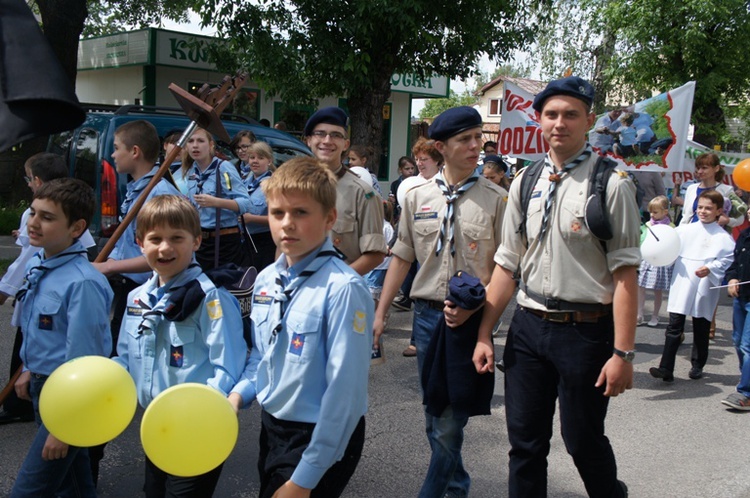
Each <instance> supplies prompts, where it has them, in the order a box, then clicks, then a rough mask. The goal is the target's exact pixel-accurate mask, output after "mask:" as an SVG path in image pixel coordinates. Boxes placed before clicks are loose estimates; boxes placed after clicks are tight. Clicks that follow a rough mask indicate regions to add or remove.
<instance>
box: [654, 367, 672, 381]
mask: <svg viewBox="0 0 750 498" xmlns="http://www.w3.org/2000/svg"><path fill="white" fill-rule="evenodd" d="M648 373H650V374H651V377H656V378H657V379H661V380H663V381H664V382H674V374H673V373H672V372H670V371H669V370H667V369H666V368H662V367H659V368H656V367H651V368H649V369H648Z"/></svg>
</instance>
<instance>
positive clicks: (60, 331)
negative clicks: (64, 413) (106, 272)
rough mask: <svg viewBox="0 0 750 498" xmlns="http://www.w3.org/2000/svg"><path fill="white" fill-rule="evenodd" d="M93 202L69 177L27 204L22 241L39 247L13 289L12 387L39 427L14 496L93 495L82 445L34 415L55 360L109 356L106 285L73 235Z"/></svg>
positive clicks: (41, 190)
mask: <svg viewBox="0 0 750 498" xmlns="http://www.w3.org/2000/svg"><path fill="white" fill-rule="evenodd" d="M94 204H95V199H94V192H93V191H92V190H91V188H90V187H89V186H88V185H86V184H85V183H84V182H82V181H80V180H75V179H72V178H61V179H57V180H51V181H49V182H46V183H44V184H43V185H42V186H41V187H39V189H38V190H37V191H36V192H35V194H34V201H33V202H32V204H31V212H30V215H29V219H28V222H27V228H28V235H29V241H30V243H31V245H33V246H35V247H39V248H41V250H40V251H39V252H38V253H37V254H36V255H34V256H33V257H32V258H31V260H30V261H29V263H28V264H27V266H26V269H27V274H26V283H25V284H24V286H23V287H22V289H21V291H20V292H19V293H18V299H19V300H20V302H21V303H22V309H21V322H20V325H21V329H22V331H23V345H22V346H21V360H22V361H23V365H24V372H23V373H22V374H21V376H20V377H19V379H18V381H17V382H16V385H15V389H16V393H17V394H18V397H19V398H21V399H30V400H31V401H32V402H33V404H34V412H35V416H36V420H37V423H38V424H39V430H38V431H37V434H36V437H35V438H34V440H33V442H32V443H31V448H29V453H28V455H27V456H26V459H25V460H24V462H23V465H22V466H21V470H20V471H19V473H18V477H17V478H16V482H15V484H14V486H13V490H12V492H11V497H13V498H17V497H28V496H57V495H58V494H60V495H65V496H84V497H88V496H96V490H95V489H94V482H93V480H92V477H91V470H90V469H89V456H88V450H87V449H86V448H78V447H75V446H69V445H67V444H65V443H63V442H62V441H60V440H58V439H57V438H55V437H54V436H52V435H51V434H50V433H49V431H47V429H46V428H45V426H44V424H43V423H42V421H41V418H40V417H39V394H40V393H41V390H42V387H43V386H44V383H45V381H46V380H47V377H48V376H49V375H50V374H51V373H52V372H53V371H54V370H55V369H56V368H57V367H59V366H60V365H62V364H63V363H65V362H66V361H68V360H71V359H73V358H77V357H79V356H87V355H99V356H109V353H110V351H111V350H112V342H111V341H112V338H111V335H110V332H109V307H110V304H111V302H112V291H111V290H110V288H109V285H108V284H107V279H106V278H104V276H103V275H102V274H100V273H99V272H97V271H96V270H95V269H94V268H93V267H92V266H91V263H89V261H88V258H87V255H86V248H85V247H84V246H83V244H81V243H80V242H79V241H78V238H79V237H80V236H81V234H82V233H83V232H84V230H86V228H87V226H88V224H89V221H90V220H91V217H92V216H93V214H94ZM68 493H71V494H68Z"/></svg>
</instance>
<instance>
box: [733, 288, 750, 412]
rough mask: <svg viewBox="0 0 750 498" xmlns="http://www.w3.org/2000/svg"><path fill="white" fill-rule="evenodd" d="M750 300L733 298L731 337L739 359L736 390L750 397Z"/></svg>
mask: <svg viewBox="0 0 750 498" xmlns="http://www.w3.org/2000/svg"><path fill="white" fill-rule="evenodd" d="M748 312H750V301H746V300H745V299H742V298H740V297H738V298H735V300H734V317H733V324H734V327H733V331H732V339H733V341H734V347H735V349H736V350H737V357H738V358H739V360H740V382H739V384H737V392H738V393H740V394H742V395H743V396H747V397H748V398H750V320H748V319H747V314H748Z"/></svg>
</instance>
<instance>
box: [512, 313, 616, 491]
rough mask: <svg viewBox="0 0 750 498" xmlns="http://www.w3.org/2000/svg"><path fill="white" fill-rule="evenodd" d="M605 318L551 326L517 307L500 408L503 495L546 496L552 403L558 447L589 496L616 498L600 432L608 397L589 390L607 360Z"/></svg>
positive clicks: (609, 454) (610, 333) (612, 466)
mask: <svg viewBox="0 0 750 498" xmlns="http://www.w3.org/2000/svg"><path fill="white" fill-rule="evenodd" d="M613 340H614V324H613V322H612V317H611V316H609V317H604V318H602V319H601V320H599V321H598V322H597V323H553V322H549V321H545V320H542V318H540V317H538V316H536V315H534V314H532V313H528V312H526V311H524V310H523V309H520V308H519V309H517V310H516V312H515V314H514V315H513V320H512V322H511V325H510V330H509V331H508V339H507V341H506V345H505V353H504V355H503V360H504V362H505V409H506V420H507V424H508V439H509V441H510V445H511V449H510V460H509V478H508V488H509V496H510V497H511V498H515V497H524V498H532V497H540V498H541V497H546V496H547V455H548V454H549V450H550V438H551V437H552V421H553V418H554V415H555V404H556V401H557V400H559V403H560V423H561V426H562V436H563V441H564V442H565V448H566V449H567V451H568V453H569V454H570V455H571V456H572V457H573V462H574V463H575V466H576V468H577V469H578V473H579V474H580V476H581V479H582V480H583V483H584V485H585V486H586V491H587V493H588V495H589V496H591V497H597V498H610V497H612V498H615V497H619V496H622V489H621V488H620V486H619V484H618V482H617V466H616V463H615V455H614V453H613V451H612V447H611V446H610V444H609V439H607V436H605V435H604V419H605V417H606V416H607V406H608V403H609V398H607V397H605V396H604V387H603V386H602V387H598V388H597V387H594V383H596V379H597V377H598V376H599V373H600V371H601V368H602V366H603V365H604V363H606V362H607V360H608V359H609V358H610V357H611V356H612V347H613Z"/></svg>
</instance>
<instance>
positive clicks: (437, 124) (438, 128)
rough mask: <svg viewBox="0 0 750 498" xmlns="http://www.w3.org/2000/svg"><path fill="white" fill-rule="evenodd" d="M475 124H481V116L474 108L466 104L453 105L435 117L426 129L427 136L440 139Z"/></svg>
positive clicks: (472, 126)
mask: <svg viewBox="0 0 750 498" xmlns="http://www.w3.org/2000/svg"><path fill="white" fill-rule="evenodd" d="M477 126H482V116H480V115H479V113H478V112H477V110H476V109H474V108H473V107H468V106H461V107H453V108H451V109H448V110H447V111H443V112H442V113H440V115H439V116H438V117H436V118H435V121H433V122H432V124H431V125H430V127H429V128H428V129H427V136H428V137H430V138H431V139H433V140H441V141H442V140H447V139H449V138H450V137H452V136H454V135H458V134H459V133H461V132H462V131H466V130H470V129H471V128H476V127H477Z"/></svg>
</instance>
